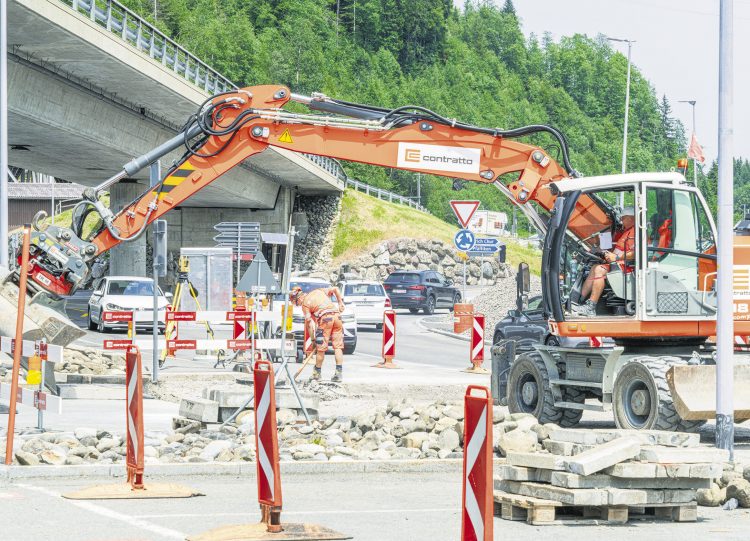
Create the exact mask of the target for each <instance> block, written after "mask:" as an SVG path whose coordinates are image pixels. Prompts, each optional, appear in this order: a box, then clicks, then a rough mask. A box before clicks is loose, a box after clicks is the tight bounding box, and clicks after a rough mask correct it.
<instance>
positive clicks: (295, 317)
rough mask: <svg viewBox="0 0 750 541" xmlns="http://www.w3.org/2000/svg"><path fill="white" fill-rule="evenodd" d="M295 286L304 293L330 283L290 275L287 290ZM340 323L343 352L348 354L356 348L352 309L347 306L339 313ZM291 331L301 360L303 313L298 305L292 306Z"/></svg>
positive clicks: (303, 330) (355, 321) (354, 321)
mask: <svg viewBox="0 0 750 541" xmlns="http://www.w3.org/2000/svg"><path fill="white" fill-rule="evenodd" d="M297 286H299V287H300V288H302V291H303V292H304V293H309V292H310V291H312V290H314V289H320V288H323V287H325V288H329V287H331V284H330V283H329V282H327V281H326V280H324V279H322V278H308V277H297V278H295V277H292V279H291V281H290V282H289V290H290V291H291V290H292V288H294V287H297ZM333 302H334V303H335V302H336V301H335V300H334V301H333ZM341 323H342V324H343V325H344V353H345V354H347V355H350V354H352V353H354V350H355V349H357V318H356V316H355V314H354V311H353V310H352V309H351V308H350V307H348V306H347V307H345V308H344V311H343V312H342V313H341ZM292 332H293V333H294V339H295V340H296V341H297V358H298V360H301V359H302V358H303V357H304V355H303V353H302V348H303V347H304V345H303V342H304V335H305V315H304V314H303V313H302V308H301V307H300V306H295V307H294V313H293V314H292ZM329 347H330V345H329Z"/></svg>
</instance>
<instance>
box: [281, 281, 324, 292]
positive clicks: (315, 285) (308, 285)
mask: <svg viewBox="0 0 750 541" xmlns="http://www.w3.org/2000/svg"><path fill="white" fill-rule="evenodd" d="M290 286H291V287H290V288H289V289H290V290H291V289H294V288H295V287H299V288H300V289H301V290H302V293H310V292H311V291H313V290H314V289H321V288H325V289H328V288H329V287H331V285H330V284H328V283H326V282H291V284H290Z"/></svg>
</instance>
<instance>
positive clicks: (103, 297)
mask: <svg viewBox="0 0 750 541" xmlns="http://www.w3.org/2000/svg"><path fill="white" fill-rule="evenodd" d="M153 294H154V281H153V280H152V279H151V278H142V277H138V276H108V277H105V278H102V279H100V280H99V281H98V282H96V283H95V284H94V292H93V293H92V294H91V298H90V299H89V316H88V320H89V321H88V323H89V329H90V330H97V331H99V332H107V331H108V330H110V329H127V327H128V324H127V322H124V321H118V322H114V321H113V322H109V321H107V322H106V324H105V321H104V317H103V316H102V314H103V313H104V312H133V311H134V312H135V313H136V314H135V319H136V328H137V329H141V328H143V329H151V328H152V327H153V315H152V311H153V308H154V299H153ZM157 295H158V298H157V302H158V304H157V306H158V307H159V331H163V330H164V312H165V311H166V309H167V305H168V304H169V299H170V298H171V296H172V295H171V294H170V293H168V294H167V295H165V294H164V292H162V290H161V288H159V286H157Z"/></svg>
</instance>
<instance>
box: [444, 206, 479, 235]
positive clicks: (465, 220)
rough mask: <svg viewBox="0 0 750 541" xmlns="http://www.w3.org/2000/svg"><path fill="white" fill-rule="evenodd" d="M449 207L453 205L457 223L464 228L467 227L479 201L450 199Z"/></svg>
mask: <svg viewBox="0 0 750 541" xmlns="http://www.w3.org/2000/svg"><path fill="white" fill-rule="evenodd" d="M451 207H453V212H454V213H455V215H456V218H458V223H460V224H461V227H463V228H464V229H466V228H467V227H469V222H470V221H471V217H472V216H474V213H475V212H476V210H477V209H478V208H479V201H451Z"/></svg>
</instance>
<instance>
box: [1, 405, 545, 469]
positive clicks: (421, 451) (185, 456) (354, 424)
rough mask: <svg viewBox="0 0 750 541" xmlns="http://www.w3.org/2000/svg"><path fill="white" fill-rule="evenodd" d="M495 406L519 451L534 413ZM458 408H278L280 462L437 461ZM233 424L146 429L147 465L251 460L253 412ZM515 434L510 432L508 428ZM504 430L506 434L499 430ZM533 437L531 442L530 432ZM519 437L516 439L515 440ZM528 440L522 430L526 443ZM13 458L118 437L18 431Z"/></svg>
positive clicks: (70, 453)
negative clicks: (317, 412)
mask: <svg viewBox="0 0 750 541" xmlns="http://www.w3.org/2000/svg"><path fill="white" fill-rule="evenodd" d="M504 411H505V409H504V408H500V407H495V408H494V410H493V421H494V423H495V433H496V434H503V435H505V437H504V438H503V442H504V443H503V445H504V447H503V448H511V446H514V447H513V448H519V449H520V448H524V447H521V443H520V442H516V441H515V439H514V438H515V437H516V435H517V433H518V432H521V431H525V429H526V428H527V427H528V428H529V430H531V428H532V427H534V429H535V430H541V429H542V427H539V426H538V425H536V421H535V420H534V418H533V417H530V416H528V415H527V414H516V415H510V416H507V417H506V414H505V412H504ZM463 419H464V409H463V404H462V403H461V402H447V401H439V402H433V403H431V404H428V405H423V406H420V405H416V404H414V403H412V402H411V401H409V400H405V401H401V402H396V401H393V402H391V403H389V404H388V405H387V407H380V408H373V409H370V410H367V411H364V412H361V413H359V414H357V415H355V416H353V417H347V416H338V417H329V418H327V419H323V420H321V421H314V422H313V423H312V424H311V425H310V426H308V425H304V424H297V423H296V420H297V414H296V413H295V412H293V411H292V410H287V409H281V410H279V411H278V412H277V421H278V425H279V448H280V456H281V459H282V460H320V461H337V460H390V459H438V458H460V457H462V456H463V452H462V439H463ZM242 421H243V422H242V424H240V425H239V426H238V427H234V426H226V427H224V428H222V429H221V430H215V429H214V430H211V429H201V428H200V423H191V424H189V425H186V426H185V427H184V428H181V429H178V430H175V431H173V432H171V433H165V432H148V431H147V432H146V435H145V436H146V437H145V455H146V461H147V463H175V462H176V463H180V462H211V461H217V462H226V461H229V462H235V461H236V462H239V461H248V460H255V441H254V439H253V433H254V432H253V424H252V423H253V416H252V415H248V416H245V417H244V418H243V420H242ZM514 431H515V432H516V433H514ZM506 433H507V434H506ZM532 434H533V443H532V445H534V446H536V442H537V441H538V440H537V436H536V434H535V433H532ZM518 439H519V440H521V439H522V438H521V437H520V436H519V438H518ZM530 439H531V438H530V437H529V436H528V435H527V436H526V440H529V443H531V442H530ZM16 441H17V442H18V445H20V447H18V448H17V449H16V452H15V459H16V462H17V463H18V464H23V465H37V464H55V465H60V464H83V463H94V462H95V463H121V462H123V461H124V460H125V455H126V448H125V441H124V435H123V434H116V433H113V432H107V431H102V430H95V429H91V428H79V429H77V430H75V431H74V432H72V433H71V432H66V433H57V434H55V433H46V434H41V435H25V436H24V435H20V436H17V437H16Z"/></svg>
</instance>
